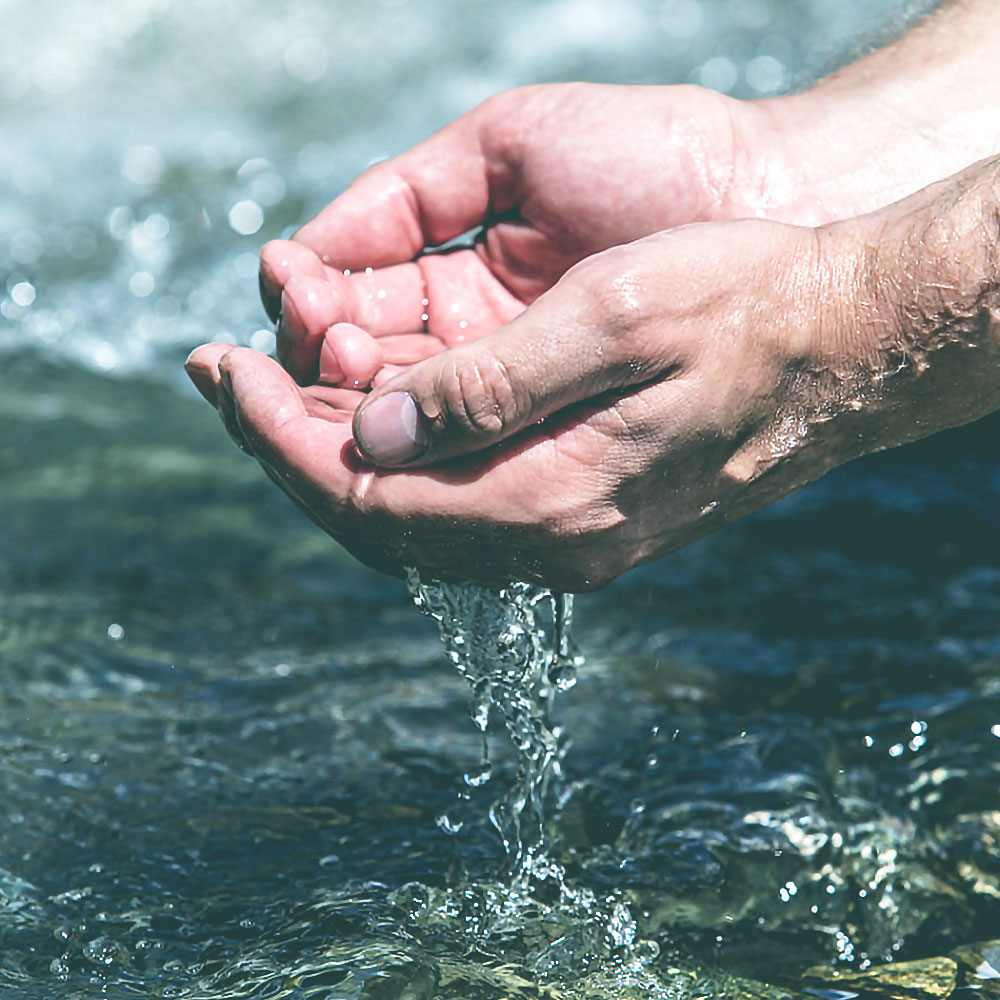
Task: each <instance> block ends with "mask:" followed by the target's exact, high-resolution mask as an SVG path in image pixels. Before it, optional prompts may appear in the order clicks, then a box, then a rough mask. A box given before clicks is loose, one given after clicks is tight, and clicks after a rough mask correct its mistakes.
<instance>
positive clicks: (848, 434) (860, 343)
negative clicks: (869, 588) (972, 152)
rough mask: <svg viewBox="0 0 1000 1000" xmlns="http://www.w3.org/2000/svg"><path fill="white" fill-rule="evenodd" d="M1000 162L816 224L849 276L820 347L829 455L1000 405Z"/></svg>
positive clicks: (879, 444) (883, 443)
mask: <svg viewBox="0 0 1000 1000" xmlns="http://www.w3.org/2000/svg"><path fill="white" fill-rule="evenodd" d="M998 219H1000V158H998V159H994V160H986V161H981V162H979V163H977V164H974V165H973V166H972V167H969V168H967V169H966V170H964V171H962V172H961V173H959V174H957V175H955V176H953V177H951V178H948V179H947V180H945V181H941V182H939V183H936V184H934V185H931V186H930V187H928V188H926V189H925V190H922V191H920V192H918V193H917V194H916V195H913V196H911V197H910V198H907V199H905V200H903V201H901V202H899V203H897V204H894V205H891V206H889V207H888V208H885V209H882V210H880V211H878V212H875V213H872V214H870V215H867V216H864V217H861V218H859V219H855V220H850V221H848V222H843V223H836V224H833V225H830V226H825V227H821V229H820V230H818V233H819V235H820V239H821V240H822V241H826V242H827V243H828V244H829V246H830V247H831V248H832V249H833V252H832V254H831V255H830V259H832V260H837V261H840V264H839V266H840V267H841V268H842V269H850V271H851V273H853V275H854V281H853V292H852V294H851V296H850V308H849V309H848V310H846V313H845V315H846V322H844V323H841V324H839V325H838V327H837V328H836V331H835V333H834V334H833V336H832V338H831V339H829V340H828V341H826V342H825V343H824V348H825V349H826V350H827V351H828V353H829V356H830V357H831V358H836V359H838V362H837V363H839V364H840V365H841V369H842V371H844V372H845V373H848V372H849V374H848V375H847V377H846V378H842V379H841V380H840V381H841V385H842V387H843V388H842V393H841V396H842V398H841V400H840V405H839V406H838V410H839V412H840V413H841V414H842V415H843V419H842V420H838V421H837V424H838V429H837V438H838V442H839V447H840V448H841V449H843V450H844V452H845V453H844V454H843V456H842V458H841V460H846V459H847V458H851V457H856V455H859V454H864V453H867V452H870V451H876V450H879V449H882V448H888V447H892V446H895V445H899V444H904V443H906V442H908V441H913V440H916V439H918V438H921V437H925V436H927V435H928V434H932V433H935V432H936V431H939V430H944V429H946V428H949V427H955V426H958V425H961V424H964V423H968V422H970V421H973V420H977V419H979V418H980V417H983V416H985V415H986V414H988V413H991V412H992V411H994V410H996V409H1000V224H998V222H997V220H998Z"/></svg>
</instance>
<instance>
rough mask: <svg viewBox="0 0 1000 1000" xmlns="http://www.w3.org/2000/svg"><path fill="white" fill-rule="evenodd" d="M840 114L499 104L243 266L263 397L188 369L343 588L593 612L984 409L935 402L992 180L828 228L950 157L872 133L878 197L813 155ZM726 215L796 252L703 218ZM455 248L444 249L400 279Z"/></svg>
mask: <svg viewBox="0 0 1000 1000" xmlns="http://www.w3.org/2000/svg"><path fill="white" fill-rule="evenodd" d="M917 34H918V35H919V32H918V33H917ZM861 65H864V64H861ZM844 90H845V87H844V85H840V87H839V88H838V86H837V85H836V84H832V85H828V86H825V87H824V88H820V90H819V93H818V94H817V95H813V103H812V104H811V105H810V106H809V108H810V109H811V110H809V111H808V113H806V108H805V105H804V104H803V101H804V99H805V96H806V95H803V96H802V97H801V98H789V99H783V101H781V102H779V101H775V102H761V103H759V104H745V103H740V102H734V101H730V100H729V99H727V98H723V97H720V96H719V95H716V94H712V93H710V92H706V91H702V90H699V89H697V88H687V87H683V88H613V87H593V86H588V85H567V86H555V87H540V88H529V89H527V90H522V91H515V92H512V93H510V94H505V95H500V96H499V97H497V98H494V99H492V100H491V101H489V102H487V103H486V104H485V105H483V106H481V107H480V108H478V109H476V110H475V111H473V112H471V113H470V114H469V115H466V116H464V117H463V118H462V119H459V120H458V121H457V122H455V123H453V124H452V125H450V126H448V127H447V128H446V129H445V130H443V131H442V132H441V133H439V134H438V135H437V136H434V137H432V138H431V139H429V140H427V141H426V142H425V143H423V144H421V145H420V146H417V147H415V148H414V149H413V150H411V151H410V152H409V153H406V154H404V155H403V156H401V157H398V158H397V159H396V160H393V161H389V162H387V163H384V164H380V165H378V166H377V167H375V168H372V169H371V170H369V171H368V172H366V173H365V174H363V175H362V176H361V177H360V178H359V179H358V180H357V181H356V182H355V183H354V184H353V185H352V186H351V187H350V188H349V189H348V190H347V191H346V192H345V193H344V194H343V195H342V196H341V197H340V198H338V199H336V200H335V201H334V202H332V203H331V205H330V206H328V207H327V208H326V209H324V210H323V212H321V213H320V215H319V216H318V217H317V218H316V219H315V220H313V221H312V222H310V223H309V224H307V225H306V226H305V227H304V228H303V229H302V230H301V231H300V232H299V233H297V234H296V237H295V238H294V240H292V241H278V242H275V243H271V244H268V245H267V246H266V247H265V248H264V250H263V251H262V264H261V289H262V295H263V298H264V302H265V306H266V307H267V309H268V311H269V313H270V314H271V315H272V316H277V315H279V314H280V323H279V329H278V355H279V359H280V360H281V362H282V363H283V365H284V366H285V368H286V369H287V372H288V373H290V375H291V376H293V377H294V379H293V378H291V377H289V374H286V372H284V371H282V369H281V368H280V367H279V366H278V365H277V364H275V363H274V362H272V361H270V360H268V359H266V358H264V357H263V356H261V355H258V354H256V353H254V352H250V351H240V350H235V351H234V350H232V349H231V348H229V347H227V346H225V345H208V346H206V347H204V348H201V349H199V350H198V351H196V352H195V353H194V354H193V355H192V357H191V359H190V361H189V365H188V368H189V372H190V373H191V376H192V378H193V379H194V381H195V382H196V384H197V385H198V386H199V388H200V389H201V391H202V392H203V394H204V395H205V396H206V397H207V398H208V399H209V400H210V401H212V402H213V403H215V404H216V405H217V406H219V408H220V411H221V412H222V414H223V417H224V419H225V421H226V423H227V426H228V427H229V428H230V431H231V433H232V434H233V436H234V437H235V438H236V439H237V440H238V441H239V442H240V443H241V445H242V446H243V447H245V448H246V449H247V450H248V451H250V452H251V453H252V454H253V455H254V456H255V457H256V458H257V459H258V461H259V462H260V463H261V465H262V466H263V467H264V468H265V470H266V471H267V472H268V473H269V474H270V475H271V476H272V478H274V479H275V481H276V482H277V483H278V484H279V485H280V486H281V487H282V488H283V489H284V490H285V491H286V492H287V493H288V494H289V495H290V496H291V497H292V499H293V500H294V501H295V502H296V503H298V504H299V505H300V506H301V507H302V509H303V510H305V512H306V513H307V514H308V515H309V516H310V517H312V518H313V520H315V521H316V522H317V523H318V524H320V525H321V526H322V527H323V528H324V530H326V531H328V532H329V533H330V534H332V535H333V536H334V537H336V538H338V539H339V540H341V541H342V542H343V543H344V544H345V546H347V547H348V548H349V549H350V550H351V551H352V552H354V554H355V555H357V556H358V557H359V558H361V559H362V560H364V561H366V562H368V563H370V564H372V565H375V566H378V567H379V568H381V569H385V570H387V571H390V572H393V571H397V572H398V568H399V566H400V565H401V564H415V565H418V566H420V567H422V568H424V569H425V570H428V571H430V572H433V573H436V574H438V575H442V576H447V577H455V578H462V579H468V578H476V579H480V580H494V581H495V580H500V579H505V578H510V577H522V578H528V579H532V580H540V581H542V582H545V583H548V584H551V585H554V586H557V587H561V588H564V589H570V590H583V589H589V588H592V587H595V586H599V585H601V584H602V583H604V582H606V581H607V580H609V579H611V578H613V577H614V576H615V575H617V574H618V573H620V572H622V571H623V570H625V569H627V568H628V567H629V566H631V565H634V564H636V563H637V562H641V561H644V560H647V559H652V558H655V557H657V556H659V555H662V554H663V553H665V552H668V551H670V550H672V549H674V548H676V547H678V546H680V545H683V544H686V543H687V542H689V541H692V540H693V539H695V538H697V537H700V536H701V535H702V534H704V533H705V532H707V531H710V530H712V529H714V528H716V527H718V526H720V525H721V524H724V523H726V522H727V521H729V520H731V519H733V518H734V517H738V516H741V515H742V514H745V513H747V512H749V511H751V510H755V509H757V508H759V507H761V506H763V505H765V504H767V503H770V502H773V501H774V500H776V499H778V498H779V497H781V496H783V495H785V494H787V493H788V492H789V491H791V490H793V489H795V488H797V487H798V486H800V485H802V484H804V483H806V482H809V481H811V480H812V479H815V478H816V477H817V476H819V475H822V474H823V473H824V472H825V471H827V470H828V469H829V468H831V467H832V466H833V465H836V464H838V463H840V462H842V461H846V460H847V459H849V458H852V457H854V456H855V455H858V454H862V453H864V452H867V451H871V450H875V449H877V448H881V447H887V446H889V445H891V444H895V443H899V442H900V441H903V440H909V439H911V438H912V437H916V436H921V435H922V434H925V433H930V432H931V431H933V430H934V429H937V428H939V427H944V426H950V425H951V424H953V423H960V422H962V421H963V420H967V419H973V418H974V417H975V416H978V415H981V413H984V412H988V410H989V409H990V408H992V391H991V390H990V389H989V387H986V391H985V395H984V396H983V397H982V398H981V399H978V398H977V399H975V400H970V399H969V398H968V396H967V395H966V394H963V393H958V394H956V392H955V391H954V390H955V384H953V383H956V380H958V384H961V383H962V380H966V382H967V381H968V379H969V378H970V377H971V375H970V373H969V371H968V370H967V369H968V365H967V364H966V363H965V362H966V359H967V357H968V356H972V355H973V354H975V355H976V356H977V357H978V358H979V361H980V362H982V361H983V358H984V357H985V356H986V355H989V352H990V351H991V345H992V341H991V340H990V338H989V336H987V334H986V332H985V331H987V330H989V329H992V327H991V325H990V323H989V322H988V321H983V316H984V315H985V314H984V313H983V308H985V307H984V306H983V305H982V302H983V301H985V300H984V298H983V296H984V295H985V294H986V293H985V292H983V289H984V288H985V287H986V286H987V285H989V280H987V279H988V278H989V279H990V280H991V277H990V276H989V275H987V272H988V271H989V267H988V266H987V264H986V263H984V262H986V261H987V260H988V258H989V252H988V251H987V250H986V249H984V247H985V244H986V243H987V242H988V240H989V237H988V235H987V234H986V232H985V229H984V226H983V224H982V219H983V218H984V217H985V216H984V214H983V213H984V212H985V213H986V214H987V215H988V211H989V210H988V202H989V197H990V196H991V194H990V192H991V190H992V189H991V184H992V180H991V178H992V175H991V174H990V170H992V169H993V166H992V165H991V164H987V165H981V166H980V167H978V168H973V169H971V170H970V171H967V172H966V173H965V174H963V175H962V176H961V177H957V178H955V179H953V180H952V181H950V182H947V183H946V184H944V186H942V187H939V188H934V189H930V190H928V191H924V192H921V193H920V194H918V195H916V196H914V197H913V198H911V199H909V200H907V201H903V202H901V203H899V204H896V205H892V206H890V207H889V208H886V209H884V210H881V211H879V212H877V213H874V214H871V215H868V216H860V217H857V218H852V219H848V220H847V221H844V222H841V223H837V224H834V223H831V222H830V221H829V220H832V219H838V218H842V217H844V216H845V215H851V214H852V213H854V212H856V211H858V209H859V208H868V207H871V204H872V203H874V204H881V203H883V202H884V201H886V200H891V198H893V197H898V196H899V195H900V194H902V193H905V191H908V190H912V188H913V184H914V180H915V178H916V179H918V180H930V179H931V178H933V177H934V176H939V174H938V173H936V172H937V171H939V170H940V169H941V167H942V164H943V163H944V162H946V160H947V157H951V158H952V159H954V158H955V157H957V156H962V155H964V154H965V153H966V152H967V150H966V149H965V148H961V149H955V148H953V145H954V144H953V145H952V146H947V157H945V159H944V160H942V156H941V155H937V154H940V152H941V150H940V149H939V148H938V147H939V146H940V144H936V143H934V142H933V141H931V144H930V146H928V145H927V143H928V141H929V140H928V136H927V130H926V129H921V128H912V127H910V126H909V125H906V126H901V127H899V129H898V134H894V135H893V139H894V141H895V142H896V145H897V148H896V152H897V154H898V161H899V163H900V164H901V165H902V166H903V167H904V168H905V169H901V171H900V173H899V175H893V173H892V171H889V170H884V169H883V170H881V171H880V172H879V175H878V178H877V179H875V180H873V179H872V177H871V176H870V173H866V172H865V170H864V169H862V165H861V160H862V159H863V157H864V156H865V155H867V153H868V150H867V149H866V148H865V143H864V141H862V139H863V136H859V137H858V139H859V141H858V142H856V143H854V144H852V145H851V150H847V151H845V144H843V143H842V142H841V143H839V144H836V143H834V142H833V140H832V139H831V137H830V136H827V137H826V139H825V141H820V138H819V137H818V135H817V133H816V131H815V130H813V131H810V130H809V128H807V123H808V122H809V121H810V120H811V119H813V118H815V117H816V115H815V112H816V110H817V107H819V106H822V107H823V108H824V109H826V111H828V112H829V116H828V117H829V118H830V120H831V121H837V120H839V119H838V115H839V114H840V113H841V110H842V108H843V106H844V100H843V93H844ZM846 90H847V92H848V94H849V100H848V101H847V103H848V104H851V102H852V101H853V99H854V95H853V94H850V90H851V88H850V81H848V85H847V86H846ZM817 102H819V103H817ZM855 110H856V109H855ZM890 118H892V119H893V120H895V118H894V116H890ZM872 120H873V121H874V122H875V123H876V127H873V129H872V132H873V134H875V135H877V136H878V138H879V141H884V140H885V139H886V136H887V129H888V126H887V125H885V123H884V122H883V121H881V120H879V117H878V115H877V114H874V113H873V118H872ZM566 123H572V127H569V126H567V125H566ZM890 131H891V129H890ZM629 136H631V137H632V140H635V137H636V136H638V137H639V139H638V141H631V143H629V142H626V141H624V140H625V139H627V138H628V137H629ZM972 145H973V146H974V145H975V144H974V143H973V144H972ZM932 147H933V148H932ZM817 150H818V152H817ZM935 151H936V152H935ZM918 154H919V155H918ZM925 154H926V155H925ZM849 156H855V157H857V158H858V162H855V163H854V164H853V165H852V164H851V163H849V162H848V161H847V160H846V159H845V157H849ZM917 160H919V163H920V164H921V168H920V170H915V169H914V168H913V164H914V162H915V161H917ZM959 162H965V161H959ZM921 170H922V171H923V172H924V173H923V174H921ZM838 174H839V175H840V176H844V175H845V174H846V175H850V176H853V177H857V178H860V181H859V183H858V184H857V185H855V186H853V187H852V186H851V185H849V184H837V183H833V182H832V181H833V178H834V177H835V175H838ZM793 175H797V176H798V180H797V181H795V182H793V180H791V179H790V178H793ZM970 191H972V192H974V195H973V196H971V197H969V196H968V195H969V192H970ZM976 192H978V193H976ZM963 193H964V195H965V197H963ZM747 215H756V216H768V217H770V218H776V219H791V220H792V221H804V222H809V223H811V224H812V223H816V222H819V223H822V224H821V225H817V226H813V225H810V226H808V227H804V228H800V227H797V226H793V225H787V224H778V223H775V222H764V221H761V220H760V219H757V220H746V221H723V220H728V219H733V218H734V217H735V218H739V217H742V216H747ZM700 220H706V221H700ZM940 220H944V224H945V227H944V230H940V227H938V228H939V230H940V232H943V231H945V230H947V231H948V232H955V231H957V230H958V229H961V230H962V231H963V232H965V233H966V237H967V239H966V244H965V245H964V246H963V252H962V254H959V255H957V256H956V255H954V254H952V253H951V250H950V248H949V247H947V246H945V248H944V249H942V247H941V246H936V244H938V243H940V244H942V245H943V246H944V245H945V244H947V242H948V241H947V240H946V239H945V238H944V237H943V236H940V232H939V233H938V235H936V236H933V237H928V235H927V234H928V232H930V231H931V230H932V229H934V227H935V226H936V225H937V223H938V222H939V221H940ZM693 221H696V222H698V223H699V224H697V225H686V226H685V225H684V224H685V223H691V222H693ZM476 226H480V227H482V228H481V230H480V233H479V236H478V238H477V240H476V242H475V245H474V246H472V247H470V248H465V249H460V250H457V251H454V252H451V253H447V254H432V253H424V252H423V248H424V247H425V246H429V245H434V244H440V243H441V242H443V241H445V240H448V239H451V238H452V237H454V236H456V235H458V234H460V233H463V232H465V231H467V230H469V229H470V228H473V227H476ZM672 227H681V228H672ZM949 227H950V228H949ZM664 229H670V230H671V231H669V232H661V230H664ZM969 233H971V234H972V235H969ZM928 244H930V245H932V246H934V247H935V248H934V249H933V252H928V250H927V245H928ZM345 270H346V271H349V272H350V273H349V274H345ZM927 287H934V288H938V289H947V290H948V291H947V294H944V293H942V294H941V295H939V296H938V298H935V297H934V296H933V295H932V296H930V297H929V296H928V293H927ZM990 287H992V286H990ZM987 297H988V296H987ZM929 298H930V299H932V300H933V301H929ZM938 299H940V301H939V300H938ZM976 323H978V324H979V326H978V327H976V329H978V330H979V333H978V334H976V336H975V337H973V336H972V335H971V334H969V333H967V332H964V331H966V328H969V327H970V325H971V326H975V324H976ZM973 341H975V344H974V345H973V346H969V347H968V349H967V350H966V351H965V353H964V354H963V351H962V350H961V349H959V348H957V347H956V346H955V345H956V344H958V343H963V344H972V342H973ZM984 352H985V354H984ZM928 358H933V364H929V363H928V362H927V359H928ZM918 383H919V388H914V387H916V386H917V385H918ZM371 387H374V390H373V391H370V392H368V394H367V395H366V390H369V389H370V388H371ZM938 394H940V397H941V398H937V395H938ZM362 404H363V405H362ZM352 421H353V431H352ZM359 449H360V452H361V454H363V455H364V456H365V458H364V459H362V458H361V457H360V456H359V453H358V452H359ZM403 465H405V466H407V467H406V468H405V469H400V468H398V467H399V466H403ZM393 467H397V468H393Z"/></svg>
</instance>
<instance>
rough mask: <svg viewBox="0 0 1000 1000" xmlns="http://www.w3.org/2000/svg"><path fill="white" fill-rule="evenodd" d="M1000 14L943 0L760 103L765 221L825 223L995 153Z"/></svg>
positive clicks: (998, 7) (975, 2)
mask: <svg viewBox="0 0 1000 1000" xmlns="http://www.w3.org/2000/svg"><path fill="white" fill-rule="evenodd" d="M998 52H1000V4H997V3H996V0H952V2H950V3H946V4H944V5H942V6H941V7H940V8H939V9H938V10H936V11H935V12H934V13H933V14H931V15H930V16H929V17H927V18H926V19H925V20H923V21H922V22H921V23H920V24H918V25H917V26H916V27H914V28H913V29H911V30H910V31H909V32H907V33H906V34H905V35H903V36H902V37H901V38H899V39H897V40H896V41H895V42H894V43H892V44H891V45H889V46H888V47H886V48H884V49H881V50H879V51H877V52H874V53H872V54H870V55H868V56H866V57H864V58H863V59H860V60H859V61H858V62H856V63H854V64H852V65H850V66H848V67H845V68H844V69H842V70H840V71H838V72H837V73H834V74H833V75H831V76H830V77H827V78H826V79H824V80H822V81H820V82H819V83H818V84H817V85H816V86H814V87H813V88H811V89H810V90H808V91H805V92H804V93H801V94H796V95H791V96H788V97H782V98H776V99H774V100H771V101H765V102H761V104H760V108H761V112H762V114H764V115H765V116H767V117H769V118H770V119H771V121H772V122H773V123H774V126H775V128H776V130H777V131H778V133H779V134H780V135H781V136H782V137H783V143H782V147H783V153H784V155H781V156H778V157H776V159H775V160H774V161H772V162H771V163H770V164H769V165H768V170H769V171H770V176H769V177H768V183H767V184H766V186H762V189H766V191H767V192H768V197H769V198H770V200H771V202H772V204H771V206H770V208H769V211H768V214H769V215H770V217H772V218H785V219H788V220H794V221H799V222H803V221H811V222H813V223H820V222H825V221H827V220H829V219H837V218H847V217H849V216H851V215H854V214H857V213H860V212H866V211H871V210H873V209H875V208H878V207H880V206H882V205H886V204H889V203H891V202H893V201H896V200H898V199H900V198H903V197H905V196H907V195H909V194H911V193H912V192H914V191H917V190H919V189H921V188H923V187H925V186H926V185H928V184H930V183H932V182H934V181H935V180H938V179H940V178H942V177H947V176H950V175H951V174H953V173H955V172H956V171H958V170H960V169H961V168H962V167H963V166H964V165H965V164H968V163H972V162H975V161H977V160H979V159H982V158H984V157H987V156H990V155H993V154H996V153H1000V81H998V78H997V75H996V69H995V67H996V61H997V53H998Z"/></svg>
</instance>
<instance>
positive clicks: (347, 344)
mask: <svg viewBox="0 0 1000 1000" xmlns="http://www.w3.org/2000/svg"><path fill="white" fill-rule="evenodd" d="M382 364H383V352H382V346H381V342H380V341H378V340H376V339H375V338H374V337H372V336H369V334H368V333H367V332H366V331H364V330H362V329H361V328H360V327H357V326H354V325H353V324H352V323H336V324H334V325H333V326H331V327H330V329H329V330H327V331H326V335H325V336H324V337H323V345H322V347H321V348H320V354H319V381H320V382H322V383H325V384H327V385H340V386H346V387H348V388H355V389H367V388H368V386H369V385H370V384H371V381H372V379H373V378H374V377H375V375H376V374H377V373H378V371H379V370H380V369H381V368H382Z"/></svg>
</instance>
